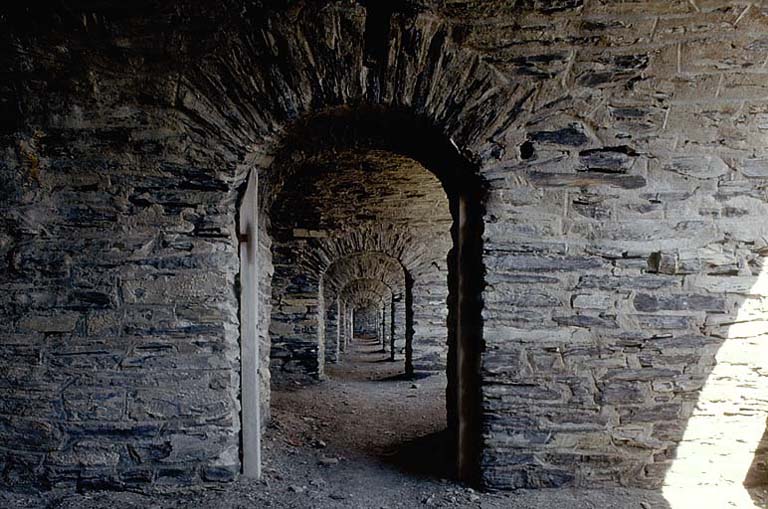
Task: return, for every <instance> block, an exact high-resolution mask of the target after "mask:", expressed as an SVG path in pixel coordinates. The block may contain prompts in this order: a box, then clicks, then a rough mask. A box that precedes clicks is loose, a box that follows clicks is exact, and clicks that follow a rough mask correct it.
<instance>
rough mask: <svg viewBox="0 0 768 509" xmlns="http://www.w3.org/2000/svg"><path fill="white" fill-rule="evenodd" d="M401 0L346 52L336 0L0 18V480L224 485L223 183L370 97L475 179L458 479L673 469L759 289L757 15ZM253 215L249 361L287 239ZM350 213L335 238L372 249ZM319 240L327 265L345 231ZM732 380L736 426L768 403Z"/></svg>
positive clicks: (228, 377)
mask: <svg viewBox="0 0 768 509" xmlns="http://www.w3.org/2000/svg"><path fill="white" fill-rule="evenodd" d="M404 5H405V8H403V9H401V10H395V12H393V15H392V16H391V17H390V19H388V20H386V22H387V23H388V25H387V26H388V31H386V32H387V38H386V40H384V41H378V42H375V41H369V43H368V44H366V43H365V41H366V38H365V35H366V34H365V25H366V23H365V21H366V11H365V9H364V8H363V7H362V6H360V5H358V4H353V3H349V2H329V3H327V4H323V5H319V4H315V3H311V2H309V3H300V2H287V5H286V6H285V7H284V8H276V7H275V8H271V9H270V8H265V7H263V6H261V4H250V3H249V4H247V5H246V4H244V3H241V2H236V1H234V0H232V1H229V0H228V1H226V2H224V4H222V5H217V6H216V7H215V9H214V8H210V9H211V10H208V8H206V7H203V6H200V5H197V4H196V3H185V2H181V3H175V4H174V5H172V6H171V5H169V6H167V7H151V6H149V5H147V4H143V3H142V4H141V5H140V6H138V7H137V6H135V5H130V6H121V5H118V4H117V3H115V5H112V6H109V7H107V6H106V5H102V4H99V6H97V5H95V4H91V3H82V4H81V3H79V2H72V3H71V4H68V7H67V9H59V10H54V11H51V12H48V11H45V10H44V9H31V8H30V7H29V6H26V5H19V6H13V7H8V8H5V10H4V11H3V12H2V15H0V24H1V25H2V30H0V44H2V46H1V47H2V51H0V61H1V62H2V64H3V65H2V69H3V71H2V72H3V73H4V79H3V80H0V113H2V114H0V154H1V157H0V182H1V183H2V185H1V186H0V209H1V211H2V213H1V214H0V225H1V226H0V264H2V265H1V266H2V270H0V360H1V361H2V364H3V366H4V369H3V370H2V371H1V372H0V464H1V465H2V466H3V467H2V469H0V482H2V483H3V484H4V485H6V486H14V487H19V486H27V485H34V486H38V487H39V486H43V487H44V486H50V485H59V484H61V485H79V486H80V487H82V488H86V489H87V488H103V487H110V488H124V487H126V486H142V485H145V484H146V483H150V482H155V483H169V484H173V485H177V484H185V483H194V482H198V481H199V480H201V479H208V480H227V479H231V478H233V477H234V476H236V475H237V473H238V471H239V468H240V464H239V463H240V460H239V454H238V447H239V429H240V421H239V399H238V398H239V383H240V382H239V378H240V376H239V375H240V373H239V369H240V368H239V358H238V356H239V345H238V341H239V313H238V305H239V304H238V294H237V278H238V271H239V263H238V260H237V238H236V234H235V233H236V216H237V206H238V201H239V199H240V197H241V194H242V186H243V184H244V182H245V178H246V176H247V174H248V172H250V171H255V172H258V174H259V177H260V181H261V182H262V183H263V187H261V188H260V191H261V192H262V193H263V195H262V196H261V197H260V198H264V199H265V200H272V199H274V197H276V196H277V195H278V191H279V190H280V189H282V183H284V182H287V181H290V177H291V175H290V174H289V172H285V171H283V169H281V168H282V167H278V166H275V165H273V164H272V163H273V162H274V160H275V157H276V156H277V155H278V153H279V152H280V149H281V147H284V145H286V144H285V143H284V141H285V140H286V139H289V138H290V136H289V134H290V132H291V131H292V129H293V128H294V127H295V125H296V124H297V122H299V121H300V120H301V119H303V118H306V117H312V116H313V115H317V114H320V113H322V112H326V111H328V110H334V109H341V110H344V111H347V112H348V111H349V110H350V109H352V110H355V109H360V108H362V109H364V108H365V107H375V108H381V109H382V110H387V111H392V110H397V111H398V112H405V113H404V114H403V115H404V117H403V118H411V119H415V120H414V122H415V121H420V122H423V123H424V125H429V126H431V127H432V128H433V129H434V130H436V131H438V132H439V133H440V134H441V136H442V137H443V138H444V140H446V143H449V145H450V146H453V147H456V150H457V151H458V152H459V153H460V154H462V156H463V157H465V158H466V159H467V160H468V161H470V162H471V163H472V166H474V167H475V169H476V173H477V175H478V176H479V177H480V178H481V179H482V180H483V182H484V183H485V184H486V185H487V187H488V193H487V200H486V202H485V203H483V204H482V205H483V207H484V216H483V220H484V232H483V240H484V246H483V248H484V250H483V260H482V263H483V266H484V268H485V275H484V283H485V289H484V291H483V294H482V301H483V305H484V308H483V310H482V317H483V328H482V331H478V337H479V340H478V344H476V345H475V348H476V351H477V352H479V354H480V364H481V366H480V369H481V371H480V374H479V381H478V383H479V387H477V389H478V391H477V392H478V394H479V395H480V398H479V401H477V402H476V403H477V406H478V411H479V429H477V430H474V433H475V439H476V440H475V441H474V443H477V444H478V448H479V451H478V453H479V459H478V464H477V467H478V468H477V470H478V472H479V474H480V477H481V481H482V482H483V483H484V484H485V485H487V486H489V487H493V488H502V489H503V488H515V487H542V486H598V485H617V484H620V485H631V486H646V487H658V486H659V485H661V484H662V483H663V482H664V478H665V475H666V473H667V471H668V469H669V468H670V467H671V466H672V464H673V458H674V456H675V451H676V449H677V446H678V444H679V443H680V441H681V440H682V439H683V436H684V433H685V429H686V425H687V423H688V419H689V417H690V416H691V414H692V412H693V409H694V407H695V406H696V405H697V400H698V399H699V396H700V394H702V392H701V388H702V387H703V386H705V384H706V383H707V380H708V377H709V376H710V373H711V372H712V370H713V369H714V368H716V367H717V366H718V365H722V363H723V362H724V361H723V360H722V359H720V364H718V357H717V353H718V352H719V351H721V350H722V348H723V347H724V345H727V344H728V342H729V341H732V340H733V339H734V334H736V335H737V336H738V338H736V339H739V340H743V339H744V338H743V336H744V334H745V333H744V332H741V330H742V328H747V327H746V326H749V325H754V326H759V325H760V324H761V323H764V320H763V315H762V314H761V313H760V312H756V313H754V314H752V315H747V316H743V315H742V316H739V309H740V308H741V307H743V306H744V305H745V304H746V303H750V304H751V305H755V303H757V306H756V308H757V309H758V310H760V309H764V307H761V306H763V304H762V303H763V302H764V299H765V294H766V292H765V289H764V288H762V287H760V286H759V285H757V280H758V277H759V274H760V272H761V271H762V267H763V261H762V258H763V257H764V255H765V252H766V251H765V250H766V239H768V231H767V230H768V223H767V222H766V221H765V217H766V207H767V206H766V183H768V170H766V168H768V163H766V161H768V152H767V151H766V148H765V143H764V141H765V136H766V132H765V131H766V122H765V118H766V115H768V110H767V109H766V101H765V99H766V97H767V96H768V92H767V90H766V80H765V72H766V70H765V66H764V65H763V63H764V62H765V60H766V57H768V52H767V50H766V37H765V33H766V29H767V28H768V13H766V12H765V8H764V7H763V6H762V4H760V3H756V2H751V1H741V0H729V1H725V0H723V1H715V0H707V1H704V0H697V1H683V0H671V1H666V0H665V1H653V0H650V1H645V2H615V1H609V0H592V1H589V2H587V1H582V0H568V1H543V0H542V1H539V0H536V1H522V2H498V3H496V2H482V1H477V2H474V1H462V2H452V1H449V2H441V3H440V4H439V5H436V4H435V5H433V4H432V3H431V2H426V1H425V2H418V3H410V2H408V3H405V4H404ZM375 44H378V46H375ZM371 45H374V46H371ZM288 145H290V143H288ZM430 169H433V168H430ZM259 202H260V203H262V204H263V203H267V202H265V201H264V200H261V199H260V201H259ZM265 207H266V208H265V210H264V217H263V218H262V219H263V222H264V224H263V228H262V230H263V231H262V235H261V239H260V241H261V242H262V243H263V244H262V246H261V251H262V253H263V256H262V258H263V266H264V270H263V273H262V281H263V285H262V288H261V291H260V296H261V301H260V302H261V304H262V305H261V308H260V309H261V313H262V316H261V322H262V334H261V340H262V341H263V342H264V345H265V348H263V349H262V352H263V355H265V357H264V358H263V362H264V363H266V360H267V358H268V357H266V356H267V355H269V348H268V346H269V345H270V344H272V345H273V346H274V345H275V343H276V342H277V343H278V344H279V343H280V341H279V340H278V341H275V338H270V337H269V334H268V332H267V327H266V323H267V321H268V317H269V316H270V315H273V316H274V313H272V312H271V311H270V308H269V305H270V303H269V296H270V295H272V291H271V289H270V287H269V283H270V276H271V263H270V260H271V255H270V252H271V251H274V252H275V253H280V252H281V251H280V249H279V246H278V245H277V243H276V244H275V245H274V246H273V245H271V244H270V238H269V232H270V231H272V230H270V229H269V228H272V227H274V226H275V224H274V223H273V224H272V225H270V224H268V221H267V216H268V212H269V207H268V206H266V205H265ZM272 219H273V221H274V219H275V217H274V216H273V217H272ZM371 231H372V232H373V233H374V234H373V235H370V236H365V237H364V238H362V237H355V236H354V235H352V236H350V237H347V238H345V239H341V240H339V241H338V244H334V246H336V247H338V246H342V245H343V246H354V245H357V244H360V245H367V246H370V245H379V246H381V245H382V244H381V243H380V241H379V240H376V239H382V238H387V235H388V233H387V231H385V230H379V229H375V228H374V229H373V230H371ZM404 239H405V237H403V238H401V239H400V240H399V243H398V242H395V243H392V244H393V245H397V246H398V250H399V253H400V254H402V253H406V254H407V253H408V252H407V250H405V249H404V248H403V247H402V245H401V244H407V242H406V240H407V239H405V240H404ZM283 240H285V239H283V238H277V241H278V242H279V241H283ZM313 242H315V241H313ZM377 242H378V243H379V244H377ZM316 244H317V245H318V246H320V247H322V249H323V250H319V251H317V252H313V256H315V255H317V259H321V261H322V263H321V264H320V265H322V266H327V265H330V264H331V263H332V261H333V260H334V259H335V258H336V257H330V256H326V255H327V254H328V253H333V252H337V253H339V252H341V251H343V250H337V251H334V250H335V249H336V247H334V246H330V244H322V242H320V241H317V243H316ZM321 251H322V253H321V255H318V254H317V253H320V252H321ZM349 252H353V251H352V250H350V251H349ZM439 252H440V255H439V257H438V256H436V258H435V259H436V260H441V261H442V260H445V253H446V251H444V250H440V251H439ZM275 258H276V260H275V262H276V263H275V273H276V274H277V275H276V282H277V283H278V284H279V285H282V284H283V283H284V282H285V278H283V277H282V276H281V275H280V274H279V271H281V270H283V268H284V267H283V266H284V264H283V260H282V259H279V257H278V256H277V254H276V256H275ZM406 258H407V257H406ZM310 261H311V260H310ZM416 262H418V257H417V256H416V257H413V258H410V259H407V260H406V263H404V265H405V266H408V265H409V264H412V265H418V263H416ZM302 263H303V262H302ZM436 270H443V266H442V265H440V263H439V262H438V266H437V268H436ZM441 281H445V278H443V279H441ZM276 287H277V285H276ZM280 288H281V287H278V294H279V291H280ZM318 288H319V285H318ZM313 290H314V289H313ZM439 300H441V299H438V298H437V297H436V296H435V298H434V301H435V302H437V301H439ZM430 316H436V315H432V314H430ZM431 326H432V324H431V323H428V322H426V321H422V327H427V328H429V327H431ZM734 330H736V332H734ZM761 330H763V329H760V327H756V331H753V332H750V333H749V334H751V335H750V336H749V340H750V341H752V342H753V343H756V344H759V343H760V341H761V340H762V336H761V335H760V331H761ZM264 352H266V353H264ZM758 357H759V356H758ZM747 361H748V362H749V361H750V360H749V359H748V360H747ZM751 361H753V362H755V363H759V362H760V360H759V359H757V358H756V359H752V360H751ZM264 366H265V365H264ZM450 373H451V371H450V366H449V377H450ZM764 373H765V371H764V370H761V369H759V366H758V369H755V370H753V374H752V375H750V376H757V377H763V376H764ZM262 377H263V379H262V383H263V384H264V387H265V391H263V393H264V395H265V399H264V404H265V406H266V407H267V408H268V394H269V393H268V391H267V390H266V387H268V383H269V370H268V369H262ZM750 380H752V379H751V378H750ZM705 394H706V393H705ZM744 397H745V398H746V399H745V400H744V403H745V406H744V407H740V408H737V409H736V413H737V414H738V413H743V412H744V411H745V410H743V408H749V409H751V410H750V411H753V412H756V413H757V414H758V415H764V412H765V408H763V407H764V401H762V402H761V401H760V400H759V399H758V398H756V397H755V396H754V395H753V394H751V393H749V392H747V393H745V396H744ZM704 403H707V402H706V401H705V402H704ZM761 412H763V414H761ZM710 428H711V429H714V430H719V429H720V428H718V427H717V426H716V425H715V426H710ZM715 438H716V439H717V440H728V439H730V438H733V437H727V436H726V437H724V436H716V437H715ZM757 463H759V461H757Z"/></svg>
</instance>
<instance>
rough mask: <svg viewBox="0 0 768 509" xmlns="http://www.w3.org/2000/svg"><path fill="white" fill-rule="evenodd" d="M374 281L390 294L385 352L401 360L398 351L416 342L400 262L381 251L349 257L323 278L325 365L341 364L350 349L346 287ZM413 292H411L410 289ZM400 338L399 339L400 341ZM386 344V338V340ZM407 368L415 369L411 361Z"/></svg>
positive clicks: (341, 260) (329, 268)
mask: <svg viewBox="0 0 768 509" xmlns="http://www.w3.org/2000/svg"><path fill="white" fill-rule="evenodd" d="M364 278H370V279H375V280H377V281H381V282H382V283H384V284H385V285H386V286H387V287H388V288H389V290H390V294H391V295H390V298H389V302H388V303H386V306H388V311H389V313H388V318H387V317H385V322H388V324H389V327H388V330H387V331H385V336H386V339H387V340H388V341H387V342H386V343H383V344H382V349H383V350H385V349H386V348H387V347H388V348H389V353H390V360H392V361H394V360H396V357H397V348H398V345H400V346H401V347H402V348H405V345H406V344H408V343H409V341H410V340H411V339H412V330H413V329H412V324H410V326H407V321H408V318H409V317H410V316H412V315H409V312H408V311H407V310H406V309H405V299H404V296H405V292H406V269H405V268H404V267H403V265H402V264H401V263H400V261H399V260H397V259H396V258H393V257H391V256H389V255H387V254H385V253H382V252H378V251H360V252H356V253H351V254H348V255H345V256H344V257H342V258H339V259H338V260H336V261H334V262H333V263H332V264H331V265H330V266H329V267H328V268H327V269H326V271H325V273H324V274H323V285H322V288H323V292H324V295H323V302H324V304H325V313H324V315H323V316H324V318H325V342H326V345H325V361H326V362H338V360H339V358H340V355H341V352H343V351H344V350H345V349H346V344H347V341H348V338H347V336H346V334H345V333H346V329H345V323H344V322H345V320H346V314H347V310H346V304H345V303H344V302H343V300H342V299H341V298H340V294H341V292H342V291H343V289H344V288H345V287H346V285H347V284H348V283H349V282H351V281H354V280H357V279H364ZM409 291H410V289H409ZM398 335H399V338H398ZM382 340H385V338H382ZM405 362H406V366H408V365H409V363H410V365H412V361H411V359H405Z"/></svg>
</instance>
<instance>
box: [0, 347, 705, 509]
mask: <svg viewBox="0 0 768 509" xmlns="http://www.w3.org/2000/svg"><path fill="white" fill-rule="evenodd" d="M349 350H350V351H349V352H348V353H347V354H346V356H345V358H344V360H343V362H342V363H340V364H338V365H332V366H329V367H328V368H327V372H328V376H329V379H328V380H327V381H325V382H323V383H320V384H317V385H313V386H308V387H302V386H292V387H288V388H276V389H275V390H274V392H273V407H272V412H273V419H272V423H271V424H270V426H269V428H268V431H267V436H266V439H265V443H264V460H265V465H264V479H263V480H262V481H258V482H257V481H252V480H246V479H243V480H240V481H237V482H234V483H230V484H226V485H214V486H207V487H200V488H196V489H193V490H190V489H187V490H181V491H178V490H177V491H173V492H156V493H153V494H151V495H147V494H138V493H109V492H93V493H85V494H73V493H64V492H57V491H54V492H49V493H45V494H42V495H19V494H11V493H2V492H0V508H8V509H11V508H13V509H15V508H32V507H46V508H51V509H52V508H94V509H95V508H109V509H123V508H257V509H260V508H355V509H358V508H373V509H394V508H415V507H448V508H465V507H466V508H474V507H477V508H487V509H497V508H498V509H501V508H510V509H517V508H520V509H522V508H542V509H543V508H547V509H557V508H600V509H610V508H616V509H632V508H636V509H649V508H669V507H670V506H669V504H668V503H666V502H665V500H664V498H663V497H662V496H661V495H660V494H659V493H657V492H649V491H643V490H630V489H612V490H599V491H586V490H530V491H528V490H521V491H517V492H514V493H503V494H488V493H479V492H476V491H474V490H472V489H471V488H468V487H465V486H462V485H459V484H456V483H454V482H451V481H449V480H448V479H447V476H448V474H447V472H448V463H447V461H446V458H447V453H446V447H445V435H444V430H445V394H444V392H445V385H446V380H445V376H444V375H437V374H435V375H431V376H427V377H422V378H419V379H417V380H415V381H410V380H405V379H403V377H402V376H399V375H400V374H401V372H402V363H392V362H388V361H387V360H386V358H387V355H386V354H383V353H381V352H379V351H378V346H377V345H376V344H375V342H373V341H371V340H363V339H358V340H356V341H355V342H353V344H352V345H351V348H350V349H349ZM697 507H702V506H697Z"/></svg>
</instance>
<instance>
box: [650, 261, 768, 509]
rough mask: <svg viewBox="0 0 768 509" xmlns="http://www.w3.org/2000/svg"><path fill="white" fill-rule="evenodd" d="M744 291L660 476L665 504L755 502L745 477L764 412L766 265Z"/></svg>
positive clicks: (767, 381)
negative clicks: (665, 470) (672, 455)
mask: <svg viewBox="0 0 768 509" xmlns="http://www.w3.org/2000/svg"><path fill="white" fill-rule="evenodd" d="M738 279H740V280H742V281H744V279H745V278H743V277H739V278H738ZM745 290H746V291H744V292H743V293H744V294H746V296H745V299H744V302H743V304H741V306H740V307H739V311H738V314H737V316H736V319H735V320H734V321H733V322H731V323H729V324H724V325H727V327H726V328H725V329H724V330H725V331H726V332H727V333H726V334H725V338H724V342H723V344H722V346H721V347H720V348H719V350H718V352H717V355H716V365H715V366H714V368H713V370H712V372H711V374H710V375H709V377H708V378H707V381H706V384H705V385H704V387H703V389H702V391H701V394H700V395H699V398H698V401H697V403H696V407H695V409H694V411H693V414H692V415H691V417H690V419H689V420H688V423H687V426H686V429H685V433H684V435H683V439H682V441H681V442H680V445H679V447H678V449H677V455H676V459H675V460H674V462H673V463H672V466H671V468H670V470H669V471H668V473H667V475H666V477H665V480H664V488H663V495H664V498H665V499H666V500H667V502H668V503H669V505H670V506H671V508H672V509H684V508H685V509H687V508H690V507H713V508H714V507H718V508H721V507H722V508H727V507H737V508H740V509H741V508H751V507H761V506H760V505H757V503H756V502H754V501H753V499H752V497H751V496H750V494H749V492H748V491H747V490H746V488H745V486H744V481H745V479H746V478H747V473H748V472H749V470H750V468H751V467H752V465H753V461H754V460H755V451H756V449H757V447H758V445H759V444H760V441H761V439H762V438H763V434H764V433H765V430H766V416H767V415H768V264H766V266H764V267H763V270H762V271H761V273H760V275H759V276H758V277H757V278H756V279H755V281H754V284H752V285H751V289H750V287H749V286H747V288H746V289H745Z"/></svg>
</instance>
